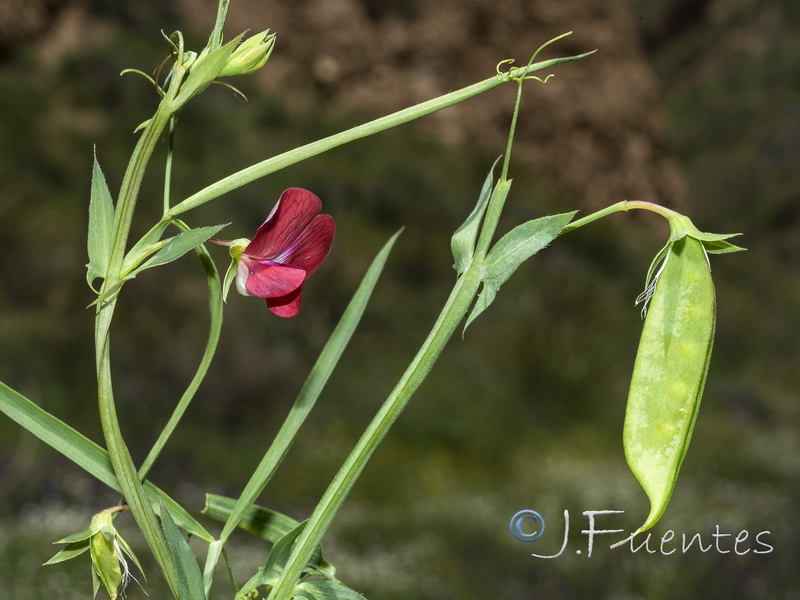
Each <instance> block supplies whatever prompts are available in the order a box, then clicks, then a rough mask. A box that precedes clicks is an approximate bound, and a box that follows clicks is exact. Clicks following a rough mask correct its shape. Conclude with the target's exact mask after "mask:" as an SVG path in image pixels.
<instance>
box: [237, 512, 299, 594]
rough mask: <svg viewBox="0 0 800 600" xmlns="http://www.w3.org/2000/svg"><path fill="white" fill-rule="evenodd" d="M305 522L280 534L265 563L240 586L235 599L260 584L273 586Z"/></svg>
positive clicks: (248, 592) (281, 572)
mask: <svg viewBox="0 0 800 600" xmlns="http://www.w3.org/2000/svg"><path fill="white" fill-rule="evenodd" d="M304 526H305V522H303V523H299V524H298V525H297V527H295V528H294V529H292V530H291V531H290V532H289V533H287V534H286V535H284V536H282V537H281V538H280V539H279V540H278V541H277V542H276V543H275V545H274V546H273V547H272V550H271V551H270V553H269V556H268V557H267V564H266V565H264V566H263V567H261V568H260V569H259V570H258V571H257V572H256V574H255V575H253V576H252V577H251V578H250V580H249V581H248V582H247V583H245V584H244V585H243V586H242V589H240V590H239V592H238V593H237V594H236V598H237V600H238V599H240V598H244V597H246V596H247V595H249V594H250V592H252V591H253V590H255V589H256V588H259V587H262V586H274V585H275V583H276V582H277V581H278V579H279V578H280V576H281V575H282V574H283V570H284V568H285V566H286V561H287V560H288V559H289V556H290V555H291V553H292V544H294V541H295V540H296V539H297V536H298V535H300V532H301V531H302V530H303V527H304Z"/></svg>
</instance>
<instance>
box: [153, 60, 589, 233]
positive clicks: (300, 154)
mask: <svg viewBox="0 0 800 600" xmlns="http://www.w3.org/2000/svg"><path fill="white" fill-rule="evenodd" d="M589 54H591V52H587V53H584V54H579V55H577V56H567V57H562V58H554V59H552V60H546V61H543V62H540V63H535V64H532V65H530V66H529V67H526V68H524V69H520V75H522V74H523V72H524V74H528V73H533V72H535V71H541V70H542V69H549V68H550V67H553V66H555V65H558V64H560V63H564V62H569V61H573V60H578V59H580V58H584V57H585V56H588V55H589ZM505 82H506V79H504V78H501V77H497V76H492V77H490V78H488V79H485V80H484V81H481V82H478V83H475V84H473V85H470V86H467V87H465V88H462V89H460V90H456V91H455V92H450V93H449V94H445V95H443V96H439V97H438V98H434V99H433V100H428V101H427V102H422V103H421V104H417V105H416V106H411V107H409V108H406V109H404V110H401V111H398V112H396V113H393V114H391V115H388V116H385V117H381V118H380V119H376V120H374V121H370V122H369V123H365V124H363V125H359V126H357V127H354V128H352V129H348V130H347V131H343V132H341V133H337V134H335V135H332V136H329V137H327V138H323V139H321V140H317V141H316V142H312V143H310V144H306V145H305V146H300V147H299V148H295V149H294V150H289V151H288V152H284V153H283V154H279V155H278V156H275V157H272V158H269V159H267V160H264V161H261V162H259V163H256V164H254V165H251V166H249V167H247V168H245V169H242V170H241V171H238V172H236V173H233V174H232V175H229V176H228V177H225V178H224V179H220V180H219V181H217V182H216V183H213V184H211V185H209V186H208V187H205V188H203V189H202V190H200V191H199V192H196V193H195V194H193V195H191V196H189V197H188V198H186V199H185V200H183V201H182V202H180V203H179V204H177V205H175V206H174V207H173V208H172V209H171V210H170V211H169V213H168V215H165V216H167V217H171V216H175V215H179V214H181V213H184V212H186V211H187V210H191V209H193V208H197V207H198V206H200V205H202V204H205V203H206V202H209V201H210V200H213V199H215V198H218V197H220V196H222V195H224V194H227V193H228V192H231V191H233V190H235V189H238V188H240V187H242V186H243V185H246V184H248V183H251V182H253V181H255V180H256V179H260V178H261V177H265V176H266V175H269V174H270V173H274V172H275V171H279V170H281V169H284V168H286V167H289V166H291V165H293V164H295V163H298V162H301V161H303V160H306V159H308V158H311V157H313V156H316V155H318V154H321V153H323V152H327V151H328V150H332V149H333V148H337V147H339V146H342V145H344V144H347V143H350V142H353V141H355V140H359V139H361V138H365V137H368V136H370V135H374V134H376V133H380V132H381V131H386V130H387V129H391V128H393V127H397V126H398V125H402V124H404V123H408V122H409V121H413V120H415V119H419V118H420V117H424V116H426V115H429V114H431V113H434V112H436V111H439V110H442V109H443V108H447V107H449V106H453V105H454V104H458V103H459V102H463V101H464V100H467V99H469V98H472V97H473V96H477V95H478V94H482V93H483V92H486V91H488V90H491V89H492V88H495V87H497V86H499V85H501V84H503V83H505Z"/></svg>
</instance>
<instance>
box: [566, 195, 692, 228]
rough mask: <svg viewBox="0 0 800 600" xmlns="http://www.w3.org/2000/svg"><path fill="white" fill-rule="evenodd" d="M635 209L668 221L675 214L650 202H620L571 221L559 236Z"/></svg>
mask: <svg viewBox="0 0 800 600" xmlns="http://www.w3.org/2000/svg"><path fill="white" fill-rule="evenodd" d="M637 209H638V210H648V211H650V212H654V213H656V214H659V215H661V216H662V217H664V218H666V219H669V218H670V217H671V216H674V215H676V214H677V213H676V212H675V211H674V210H671V209H669V208H666V207H664V206H661V205H659V204H654V203H652V202H643V201H641V200H623V201H622V202H617V203H616V204H612V205H611V206H607V207H605V208H601V209H600V210H598V211H596V212H593V213H592V214H590V215H586V216H585V217H583V218H582V219H578V220H577V221H573V222H572V223H570V224H569V225H567V226H566V227H564V229H562V230H561V233H560V234H559V235H564V234H565V233H569V232H570V231H574V230H576V229H578V228H580V227H583V226H584V225H588V224H589V223H594V222H595V221H597V220H598V219H602V218H603V217H607V216H608V215H612V214H614V213H618V212H622V211H626V212H627V211H629V210H637Z"/></svg>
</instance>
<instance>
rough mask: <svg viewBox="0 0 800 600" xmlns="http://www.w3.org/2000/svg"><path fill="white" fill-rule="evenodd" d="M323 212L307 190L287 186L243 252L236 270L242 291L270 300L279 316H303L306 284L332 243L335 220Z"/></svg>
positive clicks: (237, 282) (318, 200) (318, 201)
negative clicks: (302, 300)
mask: <svg viewBox="0 0 800 600" xmlns="http://www.w3.org/2000/svg"><path fill="white" fill-rule="evenodd" d="M320 210H322V202H321V201H320V199H319V198H317V196H315V195H314V194H312V193H311V192H309V191H308V190H304V189H302V188H289V189H288V190H286V191H285V192H283V193H282V194H281V197H280V199H279V200H278V203H277V204H276V205H275V208H273V209H272V212H271V213H270V214H269V216H268V217H267V220H266V221H264V223H263V225H261V227H259V228H258V231H256V235H255V237H254V238H253V241H251V242H250V243H249V244H248V245H247V246H246V247H245V248H244V250H242V253H241V255H240V258H239V263H238V265H237V268H236V288H237V289H238V290H239V293H241V294H244V295H245V296H258V297H259V298H266V300H267V306H268V307H269V310H270V312H271V313H272V314H274V315H278V316H279V317H293V316H295V315H296V314H297V313H298V312H299V310H300V299H301V296H302V294H303V283H304V282H305V280H306V279H308V276H309V275H311V273H313V272H314V271H316V269H317V267H319V266H320V265H321V264H322V261H324V260H325V257H327V256H328V253H329V252H330V250H331V245H332V244H333V235H334V230H335V226H334V223H333V217H331V216H330V215H321V214H319V211H320Z"/></svg>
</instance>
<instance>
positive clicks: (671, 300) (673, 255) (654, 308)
mask: <svg viewBox="0 0 800 600" xmlns="http://www.w3.org/2000/svg"><path fill="white" fill-rule="evenodd" d="M665 250H666V252H665V254H664V258H663V263H662V265H661V269H660V272H659V273H658V274H657V275H656V276H655V277H656V278H657V280H656V281H655V286H654V289H653V288H651V289H653V291H652V297H651V298H650V304H649V307H648V308H647V312H646V317H645V322H644V326H643V328H642V336H641V340H640V342H639V349H638V351H637V355H636V362H635V364H634V368H633V376H632V378H631V386H630V391H629V395H628V404H627V408H626V412H625V426H624V431H623V445H624V448H625V458H626V459H627V461H628V466H629V467H630V469H631V471H632V472H633V474H634V475H635V476H636V479H637V480H638V481H639V483H640V484H641V486H642V488H643V489H644V491H645V493H646V494H647V496H648V498H649V500H650V513H649V515H648V516H647V519H646V520H645V523H644V524H643V525H642V526H641V527H640V528H639V529H638V530H637V532H636V533H638V532H640V531H644V530H646V529H649V528H650V527H652V526H653V525H654V524H655V523H656V522H657V521H658V520H659V518H660V517H661V515H662V514H663V513H664V511H665V510H666V508H667V504H668V503H669V500H670V497H671V496H672V492H673V490H674V488H675V482H676V480H677V477H678V472H679V470H680V467H681V464H682V463H683V459H684V457H685V456H686V451H687V449H688V447H689V441H690V440H691V436H692V430H693V429H694V424H695V420H696V419H697V413H698V410H699V408H700V399H701V397H702V395H703V387H704V385H705V381H706V374H707V373H708V365H709V359H710V357H711V346H712V343H713V340H714V327H715V320H716V306H715V295H714V285H713V283H712V281H711V271H710V268H709V264H708V257H707V255H706V250H705V248H704V245H703V242H701V241H700V240H698V239H696V238H694V237H691V236H689V235H684V236H683V237H681V238H679V239H677V240H675V239H673V240H671V241H670V243H669V244H668V246H667V248H666V249H665Z"/></svg>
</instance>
